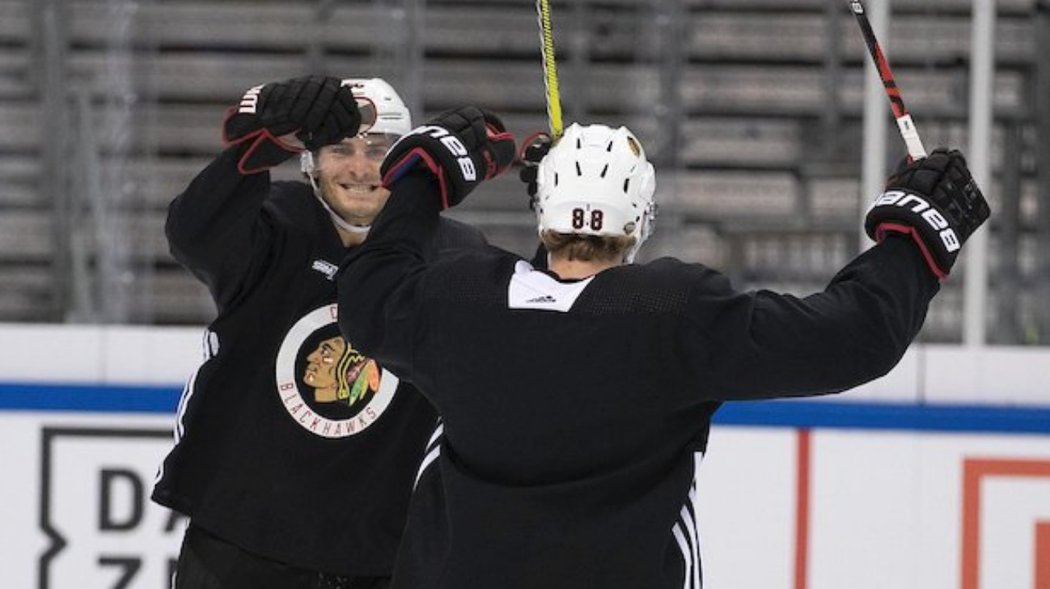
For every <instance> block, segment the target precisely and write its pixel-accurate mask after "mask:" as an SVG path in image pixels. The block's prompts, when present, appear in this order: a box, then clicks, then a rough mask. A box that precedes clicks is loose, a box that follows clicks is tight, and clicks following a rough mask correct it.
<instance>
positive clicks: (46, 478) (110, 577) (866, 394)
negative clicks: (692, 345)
mask: <svg viewBox="0 0 1050 589" xmlns="http://www.w3.org/2000/svg"><path fill="white" fill-rule="evenodd" d="M202 331H203V330H202V329H196V328H178V329H156V328H129V327H61V326H23V325H18V326H3V325H0V352H3V353H0V448H3V450H2V451H0V473H3V484H0V589H8V588H12V589H21V588H26V589H42V588H48V589H66V588H70V589H73V588H76V589H80V588H96V587H97V588H109V587H116V586H118V584H119V582H120V579H121V577H122V576H123V575H125V574H128V573H126V571H130V570H131V568H129V567H135V566H137V567H138V568H137V569H136V570H135V574H134V576H133V577H131V579H130V580H129V581H128V583H127V585H126V586H127V587H130V588H133V589H134V588H142V589H162V588H164V587H167V577H168V575H169V572H170V567H171V562H172V559H173V558H174V557H175V555H176V554H177V552H178V545H179V541H180V540H181V533H182V529H183V526H184V524H185V522H184V520H183V519H182V518H179V517H173V516H172V514H171V513H170V512H168V511H167V510H165V509H162V508H159V507H158V506H156V505H154V504H152V503H151V502H149V501H148V500H147V498H148V494H149V491H150V488H151V486H152V482H153V477H154V475H155V472H156V469H157V467H158V465H159V464H160V461H161V458H162V457H163V456H164V454H165V453H166V452H167V450H168V449H169V448H170V446H171V443H172V439H171V435H170V431H171V425H172V421H173V415H172V414H170V413H166V412H163V411H162V412H160V413H157V412H154V413H134V412H128V411H126V410H120V409H116V410H114V411H115V412H108V413H106V412H104V413H100V412H88V411H68V410H67V411H44V410H35V409H29V410H26V409H24V408H22V409H18V408H17V405H7V406H5V405H4V404H3V402H4V399H5V398H4V397H3V396H2V394H3V390H4V388H5V386H7V387H8V388H10V387H11V386H17V385H18V384H19V383H38V384H40V385H44V386H45V388H43V389H40V390H41V393H40V394H41V395H46V394H48V393H47V390H48V389H47V385H54V386H55V387H58V388H61V387H62V386H66V385H76V386H86V387H96V388H95V389H91V390H88V392H89V393H90V394H99V395H101V396H103V397H104V396H106V390H107V387H110V388H111V387H114V386H123V385H147V389H148V386H160V387H163V390H167V391H169V392H171V391H174V390H175V389H178V388H180V387H181V382H182V380H183V379H184V378H185V377H186V376H188V375H189V374H190V373H191V372H192V371H193V369H194V368H195V367H196V364H197V362H198V361H199V359H200V337H201V333H202ZM57 346H61V349H77V350H80V351H81V353H79V354H76V355H73V356H68V355H66V356H63V358H64V360H63V361H62V362H58V363H56V362H55V356H54V353H53V350H54V349H55V348H56V347H57ZM34 390H35V389H34ZM145 391H146V392H145V393H144V394H149V390H145ZM21 394H22V395H23V397H24V395H25V393H21ZM163 396H164V395H159V397H161V398H162V397H163ZM826 401H830V402H838V403H845V402H853V401H863V402H866V403H869V404H870V403H874V402H892V403H895V404H896V405H897V406H908V405H916V406H919V405H918V404H919V403H920V402H927V403H934V404H937V403H949V404H951V403H962V404H967V405H970V406H971V408H970V409H969V414H968V415H970V416H973V415H975V414H976V415H978V416H980V415H983V413H982V411H984V410H985V409H982V407H983V406H984V405H988V406H989V408H998V409H1003V408H1007V409H1012V408H1018V407H1020V408H1021V409H1020V411H1022V412H1023V411H1025V409H1024V408H1025V407H1029V408H1031V409H1030V410H1031V411H1032V412H1036V411H1039V410H1042V411H1044V413H1038V415H1040V416H1041V415H1044V414H1045V410H1046V409H1047V408H1050V350H1042V349H1020V348H992V349H988V350H983V351H982V350H971V349H961V348H954V347H945V346H926V347H916V348H913V349H912V350H911V351H909V353H908V355H907V356H906V357H905V359H904V361H902V363H901V364H900V365H899V366H898V367H897V369H895V370H894V371H893V372H891V373H890V374H889V375H887V376H886V377H885V378H883V379H880V380H879V381H876V382H873V383H870V384H869V385H866V386H864V387H861V388H859V389H857V390H854V391H850V392H848V393H846V394H844V395H839V396H834V397H829V398H827V399H826ZM820 406H821V407H827V405H820ZM871 406H872V407H874V406H875V405H871ZM832 407H833V408H834V406H832ZM883 427H884V426H883ZM802 431H803V430H800V429H798V428H797V427H793V426H792V425H791V424H790V423H788V424H786V425H780V426H775V427H774V426H762V425H761V424H759V425H758V426H728V425H718V426H716V427H715V428H714V429H713V431H712V435H711V441H710V445H709V449H708V450H709V451H708V455H707V457H706V458H705V459H704V461H703V463H702V466H701V468H700V472H699V476H698V478H699V485H698V501H699V508H698V513H699V520H700V522H699V523H700V534H701V549H702V551H703V557H704V561H703V565H704V573H705V580H706V583H705V588H706V589H712V588H713V589H750V588H754V589H842V588H844V587H849V588H850V589H854V588H860V589H865V588H868V587H871V588H875V587H879V588H883V587H893V588H894V589H909V588H911V589H949V588H951V589H1013V588H1018V589H1035V588H1034V576H1035V570H1034V569H1035V559H1036V558H1037V555H1036V545H1035V540H1034V537H1035V536H1034V534H1033V531H1034V530H1035V526H1036V525H1039V524H1050V476H1046V477H1044V476H1013V475H1010V474H1006V475H995V474H994V473H993V474H992V475H988V476H985V477H984V478H981V479H979V480H978V481H977V483H976V486H975V485H974V484H971V483H972V481H971V483H967V482H966V480H967V479H966V477H965V476H964V473H965V472H967V469H968V468H971V467H973V466H974V465H975V464H976V465H978V466H980V467H981V468H985V469H988V468H991V469H992V470H994V468H995V465H996V464H998V463H1000V462H1001V463H1003V464H1006V465H1007V466H1008V467H1009V468H1013V467H1010V466H1009V465H1016V464H1035V465H1045V468H1046V471H1047V472H1048V473H1050V434H1047V433H1040V434H1013V433H1009V431H992V432H985V433H974V432H966V431H963V432H952V433H946V432H937V431H914V430H909V429H907V428H894V427H889V428H888V429H874V430H873V429H848V428H846V429H844V428H840V427H837V426H834V425H831V426H829V427H827V428H825V427H818V428H816V429H812V430H809V433H808V434H804V433H801V432H802ZM803 437H806V439H808V441H809V445H808V449H809V451H808V454H806V455H805V456H807V457H808V459H804V460H803V461H801V462H800V454H799V441H800V440H801V439H803ZM968 465H969V466H968ZM989 465H991V466H989ZM1009 468H1007V470H1009ZM1041 468H1042V466H1039V467H1038V468H1037V469H1036V470H1039V469H1041ZM1039 472H1042V470H1039ZM804 475H808V476H804ZM800 476H804V480H806V481H807V482H808V490H809V492H808V494H806V495H805V496H804V497H800V496H799V494H798V493H797V490H798V488H799V480H800ZM968 485H969V486H968ZM974 488H976V489H977V490H978V491H979V493H980V504H979V508H978V509H976V511H974V512H973V514H971V515H973V516H974V517H975V518H976V521H977V522H978V525H979V528H980V533H979V534H978V535H977V544H976V545H977V551H976V554H977V556H976V558H975V559H973V561H972V562H968V566H971V568H972V569H973V574H975V575H976V577H975V579H976V580H974V581H973V582H972V584H971V585H965V584H964V581H963V571H964V570H965V567H964V566H963V564H964V563H963V554H964V543H965V542H964V539H965V538H966V537H967V528H966V525H967V524H966V521H967V520H966V515H965V514H966V513H967V512H966V510H965V509H964V507H963V506H964V496H965V494H966V492H967V489H969V490H970V491H971V492H972V491H973V489H974ZM801 506H804V509H803V507H801ZM800 510H802V511H804V512H805V513H806V514H807V516H808V517H807V518H806V519H805V521H806V522H808V528H806V529H805V530H803V531H804V532H805V533H800V529H799V527H798V522H799V521H800V515H799V514H800V513H801V512H802V511H800ZM971 523H972V522H971ZM48 529H51V530H52V533H53V534H55V535H58V536H60V537H61V538H62V539H63V540H64V541H65V542H67V544H65V545H64V546H61V547H60V548H61V549H60V550H58V551H57V552H54V554H53V556H52V557H51V558H46V557H45V555H46V554H47V552H48V549H49V547H55V546H57V545H56V544H55V543H54V542H53V540H52V539H51V538H49V536H48V533H47V530H48ZM625 533H628V532H625ZM970 536H971V537H973V536H974V535H973V534H970ZM802 555H805V558H802ZM1048 557H1050V556H1048ZM974 565H975V567H974ZM803 581H804V582H803Z"/></svg>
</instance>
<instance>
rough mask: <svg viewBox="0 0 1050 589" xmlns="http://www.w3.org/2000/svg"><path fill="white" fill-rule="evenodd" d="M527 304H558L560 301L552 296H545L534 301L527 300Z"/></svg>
mask: <svg viewBox="0 0 1050 589" xmlns="http://www.w3.org/2000/svg"><path fill="white" fill-rule="evenodd" d="M525 302H526V303H530V304H534V303H557V302H558V299H556V298H554V297H552V296H551V295H543V296H542V297H536V298H534V299H529V300H527V301H525Z"/></svg>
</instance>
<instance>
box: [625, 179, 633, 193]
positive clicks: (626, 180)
mask: <svg viewBox="0 0 1050 589" xmlns="http://www.w3.org/2000/svg"><path fill="white" fill-rule="evenodd" d="M630 186H631V179H630V178H626V179H624V181H623V193H624V194H627V189H628V188H630Z"/></svg>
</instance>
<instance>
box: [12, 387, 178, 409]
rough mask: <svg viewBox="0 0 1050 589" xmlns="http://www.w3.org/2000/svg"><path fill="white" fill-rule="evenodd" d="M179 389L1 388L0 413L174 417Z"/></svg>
mask: <svg viewBox="0 0 1050 589" xmlns="http://www.w3.org/2000/svg"><path fill="white" fill-rule="evenodd" d="M181 393H182V387H181V386H125V385H80V384H37V383H31V384H30V383H3V384H0V410H15V411H73V412H84V411H86V412H92V413H96V412H102V413H174V412H175V408H176V406H178V404H179V395H180V394H181Z"/></svg>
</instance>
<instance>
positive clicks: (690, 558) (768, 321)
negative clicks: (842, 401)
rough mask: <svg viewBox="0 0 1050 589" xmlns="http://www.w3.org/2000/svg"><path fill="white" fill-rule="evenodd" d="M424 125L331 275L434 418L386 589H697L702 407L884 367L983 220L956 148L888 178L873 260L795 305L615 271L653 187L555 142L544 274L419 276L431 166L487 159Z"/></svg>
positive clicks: (646, 178)
mask: <svg viewBox="0 0 1050 589" xmlns="http://www.w3.org/2000/svg"><path fill="white" fill-rule="evenodd" d="M477 128H478V126H477V125H476V124H473V125H464V124H462V122H461V121H458V120H454V119H452V118H450V117H445V118H443V119H439V120H438V121H436V122H435V123H434V124H433V126H431V127H429V129H431V130H430V131H427V132H425V133H419V134H411V135H407V136H405V137H404V138H402V140H401V142H400V143H399V144H398V145H397V146H395V147H394V149H393V150H392V151H391V153H390V154H388V155H387V158H386V161H385V162H384V164H383V170H384V182H385V183H386V184H387V185H388V186H391V187H392V190H393V194H392V196H391V197H390V201H389V202H388V203H387V206H386V208H385V209H384V210H383V212H382V214H381V215H380V216H379V218H378V219H377V220H376V223H375V226H374V228H373V231H372V234H371V235H370V237H369V240H368V242H366V243H365V244H364V245H363V246H362V247H361V248H358V249H357V250H355V251H354V252H352V253H351V254H350V256H349V257H348V259H347V261H346V262H345V265H344V266H343V269H342V271H341V273H340V275H339V278H338V279H337V281H338V285H339V290H340V294H339V302H340V308H339V311H340V313H339V325H340V328H341V329H342V330H343V333H344V334H345V335H346V336H347V337H348V338H349V339H350V340H351V341H354V342H355V343H356V344H357V346H358V347H359V349H361V350H363V351H364V352H365V353H367V354H369V355H371V356H372V357H374V358H377V359H378V360H379V361H380V362H383V363H385V364H386V365H388V366H391V367H393V369H394V370H395V371H401V373H402V374H404V376H405V378H410V379H411V380H412V381H413V382H414V383H415V384H416V385H417V386H418V387H419V389H420V390H421V391H422V392H423V394H424V395H426V396H427V397H429V398H430V399H431V401H433V403H434V404H435V406H436V407H437V410H438V412H439V413H440V414H441V416H442V421H443V425H442V428H443V436H442V437H439V438H437V439H435V440H433V441H432V443H431V444H430V447H429V451H428V454H427V457H426V459H425V460H424V469H423V470H422V472H421V473H420V477H419V479H418V482H417V488H416V492H415V494H414V495H413V499H412V506H411V508H410V515H409V522H408V528H407V529H406V532H405V540H404V542H403V543H402V549H401V553H400V555H399V558H398V564H397V568H396V570H395V574H394V581H393V586H394V587H395V588H397V589H409V588H411V589H463V588H479V589H490V588H497V587H498V588H499V589H537V588H543V589H578V588H580V587H602V588H606V589H610V588H615V589H621V588H622V589H654V588H660V589H681V588H683V587H685V588H692V589H698V588H699V587H700V586H701V567H700V558H699V551H698V544H697V532H696V524H695V522H694V518H693V507H692V501H691V495H692V494H693V488H694V484H695V483H694V474H695V473H694V453H698V452H700V453H702V452H704V450H705V447H706V442H707V437H708V431H709V427H710V423H711V416H712V414H713V413H714V412H715V411H716V410H717V409H718V407H719V405H720V404H721V403H722V402H724V401H730V400H743V399H764V398H773V397H797V396H806V395H818V394H825V393H833V392H836V391H842V390H845V389H848V388H850V387H853V386H856V385H859V384H861V383H863V382H865V381H869V380H871V379H874V378H876V377H878V376H880V375H882V374H885V373H886V372H887V371H889V370H890V369H891V368H892V367H893V366H894V365H895V364H896V363H897V362H898V360H899V359H900V357H901V355H902V354H903V353H904V351H905V349H906V348H907V347H908V345H909V343H910V342H911V340H912V338H913V337H914V336H915V335H916V333H917V332H918V331H919V329H920V327H921V325H922V322H923V319H924V317H925V314H926V309H927V306H928V304H929V302H930V300H931V299H932V298H933V296H934V295H935V294H936V293H937V291H938V288H939V281H938V278H941V277H943V276H945V275H947V273H948V271H949V270H950V269H951V266H952V264H953V263H954V261H955V258H956V256H957V255H958V252H959V247H960V246H961V245H962V243H963V242H964V241H965V240H966V239H967V237H969V236H970V234H971V233H973V231H974V230H976V229H977V228H978V227H979V226H980V225H981V223H983V222H984V221H985V219H987V217H988V214H989V211H988V206H987V204H986V202H985V200H984V197H983V196H982V195H981V193H980V191H979V190H978V188H977V186H976V185H975V183H974V182H973V180H972V178H971V177H970V173H969V171H968V170H967V167H966V163H965V161H964V159H963V157H962V156H961V155H960V154H959V152H957V151H945V150H943V149H942V150H936V151H934V152H933V153H932V154H931V155H930V156H929V157H928V158H925V159H923V160H920V161H918V162H915V163H914V164H912V165H910V166H907V167H906V168H904V169H903V170H901V171H900V172H899V173H897V174H895V175H893V176H892V177H890V179H889V181H888V183H887V189H886V192H885V193H884V194H883V195H882V196H881V197H880V198H879V199H878V200H877V201H876V202H875V205H874V206H873V207H872V208H871V210H870V211H869V212H868V214H867V223H866V229H867V231H868V233H869V235H871V236H872V237H874V238H875V239H876V240H877V241H878V244H877V245H875V246H874V247H873V248H871V249H870V250H869V251H867V252H865V253H863V254H861V255H860V256H858V257H857V258H856V259H854V260H853V261H851V262H850V263H849V264H848V265H846V267H844V268H843V269H842V270H841V271H840V272H839V273H838V274H837V275H836V276H835V277H834V278H833V279H832V281H831V283H830V284H829V285H828V287H827V288H826V289H825V290H824V291H823V292H820V293H817V294H813V295H811V296H808V297H805V298H797V297H794V296H790V295H784V294H776V293H773V292H769V291H759V292H740V291H736V290H734V289H733V288H732V287H731V286H730V284H729V281H728V280H727V279H726V278H725V277H724V276H723V275H721V274H719V273H718V272H716V271H714V270H712V269H710V268H707V267H705V266H703V265H700V264H687V263H683V262H681V261H679V260H677V259H673V258H663V259H659V260H656V261H653V262H651V263H648V264H631V263H630V261H631V259H632V257H633V256H634V254H635V253H636V252H637V251H638V248H639V247H640V246H641V245H642V243H643V242H644V241H645V239H646V237H647V236H648V235H649V234H650V232H651V230H652V212H653V193H654V180H655V174H654V171H653V167H652V166H651V165H650V164H649V163H648V162H647V161H646V157H645V152H644V151H643V149H642V146H641V145H640V144H639V142H638V140H637V139H636V138H635V137H634V136H633V135H632V134H631V133H630V131H628V130H627V129H626V128H623V127H620V128H618V129H612V128H610V127H606V126H603V125H591V126H586V127H582V126H579V125H572V126H570V127H569V128H568V129H567V130H566V132H565V135H564V137H563V138H562V139H561V140H560V142H559V143H557V144H556V145H555V146H554V147H553V148H552V149H551V150H550V152H549V153H548V154H547V155H546V157H544V158H543V159H542V161H541V163H540V164H539V169H538V177H537V193H536V203H535V209H536V212H537V217H538V229H539V233H540V237H541V239H542V240H543V242H544V244H545V245H546V247H547V250H548V251H549V256H550V264H549V270H547V271H539V270H536V269H534V268H533V267H532V266H531V265H530V264H529V263H527V262H526V261H525V260H523V259H521V258H520V257H518V256H516V255H513V254H511V253H508V252H505V251H502V250H499V249H497V248H488V249H485V250H475V251H470V252H462V253H459V254H457V255H456V256H450V257H446V258H442V259H440V260H436V261H433V262H430V261H427V260H426V259H425V258H424V256H423V252H424V249H423V245H424V244H425V243H426V241H427V236H428V235H429V234H431V233H432V232H433V231H435V230H436V229H437V228H438V227H439V215H438V213H439V211H440V210H441V209H442V208H444V207H445V206H449V205H454V204H456V203H457V202H459V201H460V200H461V199H462V198H463V197H464V196H465V195H466V193H467V192H468V191H469V189H470V188H472V187H473V183H472V182H465V181H464V180H463V178H462V177H461V176H460V175H459V172H458V169H459V168H458V167H457V166H456V162H457V161H459V160H461V158H463V157H465V156H459V155H456V154H455V153H454V152H450V151H449V148H448V145H447V144H448V143H449V142H448V141H442V140H441V139H439V138H440V137H449V136H452V137H456V138H457V139H458V140H459V141H458V143H459V145H460V146H461V147H465V149H461V150H460V151H465V152H469V154H470V155H469V157H468V159H469V160H471V161H473V162H475V165H476V162H481V161H486V160H489V159H492V158H491V153H492V152H493V151H494V149H495V147H496V146H497V145H498V143H499V142H500V140H499V139H498V138H497V137H491V136H490V137H486V135H485V134H483V133H480V134H479V133H478V131H477Z"/></svg>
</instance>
